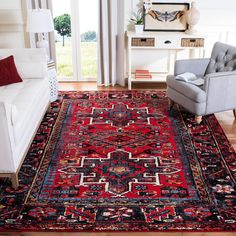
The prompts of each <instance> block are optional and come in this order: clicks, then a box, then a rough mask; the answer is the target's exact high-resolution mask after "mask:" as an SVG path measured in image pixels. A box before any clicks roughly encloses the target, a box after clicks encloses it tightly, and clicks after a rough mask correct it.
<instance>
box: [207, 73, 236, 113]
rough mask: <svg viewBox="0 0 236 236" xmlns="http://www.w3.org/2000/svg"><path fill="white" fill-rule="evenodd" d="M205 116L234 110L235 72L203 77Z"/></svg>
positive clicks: (235, 99) (235, 101) (235, 94)
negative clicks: (205, 97)
mask: <svg viewBox="0 0 236 236" xmlns="http://www.w3.org/2000/svg"><path fill="white" fill-rule="evenodd" d="M204 90H205V91H206V94H207V108H206V112H207V114H210V113H213V112H217V111H224V110H230V109H235V108H236V92H235V90H236V71H232V72H231V71H230V72H217V73H211V74H207V75H206V76H205V84H204Z"/></svg>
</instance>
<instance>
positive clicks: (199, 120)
mask: <svg viewBox="0 0 236 236" xmlns="http://www.w3.org/2000/svg"><path fill="white" fill-rule="evenodd" d="M195 121H196V122H197V124H200V123H201V122H202V116H195Z"/></svg>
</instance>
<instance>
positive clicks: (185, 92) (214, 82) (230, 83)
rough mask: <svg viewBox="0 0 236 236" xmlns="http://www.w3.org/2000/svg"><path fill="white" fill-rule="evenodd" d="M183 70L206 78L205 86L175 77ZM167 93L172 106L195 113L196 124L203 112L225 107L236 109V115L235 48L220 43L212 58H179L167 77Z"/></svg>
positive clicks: (226, 108) (213, 111) (204, 113)
mask: <svg viewBox="0 0 236 236" xmlns="http://www.w3.org/2000/svg"><path fill="white" fill-rule="evenodd" d="M184 72H192V73H194V74H196V75H197V76H198V77H202V78H204V85H203V86H196V85H193V84H190V83H186V82H183V81H179V80H176V79H175V76H176V75H178V74H181V73H184ZM167 96H168V97H169V101H170V107H171V108H172V107H173V105H174V103H177V104H179V105H181V106H182V107H184V108H185V109H186V110H188V111H190V112H191V113H193V114H195V115H196V116H195V117H196V122H197V123H200V122H201V120H202V116H204V115H208V114H212V113H215V112H220V111H225V110H233V111H234V116H235V118H236V112H235V109H236V47H233V46H230V45H227V44H223V43H220V42H217V43H215V45H214V47H213V51H212V54H211V58H210V59H189V60H179V61H176V63H175V72H174V75H168V76H167Z"/></svg>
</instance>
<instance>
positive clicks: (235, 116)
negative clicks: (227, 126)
mask: <svg viewBox="0 0 236 236" xmlns="http://www.w3.org/2000/svg"><path fill="white" fill-rule="evenodd" d="M233 113H234V118H235V119H236V109H234V110H233Z"/></svg>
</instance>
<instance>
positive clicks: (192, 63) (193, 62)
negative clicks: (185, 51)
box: [174, 58, 210, 76]
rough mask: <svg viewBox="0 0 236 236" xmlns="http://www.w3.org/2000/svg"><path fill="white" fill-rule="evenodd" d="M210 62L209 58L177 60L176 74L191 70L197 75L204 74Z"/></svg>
mask: <svg viewBox="0 0 236 236" xmlns="http://www.w3.org/2000/svg"><path fill="white" fill-rule="evenodd" d="M209 62H210V59H209V58H202V59H187V60H177V61H176V62H175V72H174V74H175V75H179V74H182V73H184V72H191V73H194V74H196V75H199V76H203V75H204V74H205V71H206V68H207V66H208V64H209Z"/></svg>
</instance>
